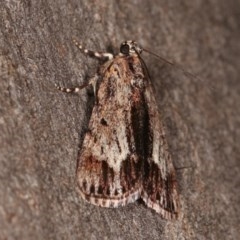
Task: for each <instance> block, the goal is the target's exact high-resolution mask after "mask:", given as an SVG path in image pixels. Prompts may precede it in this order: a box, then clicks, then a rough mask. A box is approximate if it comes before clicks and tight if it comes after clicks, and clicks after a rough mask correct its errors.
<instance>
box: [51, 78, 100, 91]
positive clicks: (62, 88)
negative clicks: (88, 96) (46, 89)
mask: <svg viewBox="0 0 240 240" xmlns="http://www.w3.org/2000/svg"><path fill="white" fill-rule="evenodd" d="M97 80H98V75H97V74H96V75H94V76H93V77H92V78H90V79H89V81H88V82H87V83H84V84H82V85H80V86H77V87H72V88H66V87H60V86H59V85H57V84H55V87H56V88H57V89H58V90H59V91H61V92H65V93H77V92H79V91H80V90H81V89H83V88H86V87H88V86H90V85H92V86H93V91H94V95H96V85H97Z"/></svg>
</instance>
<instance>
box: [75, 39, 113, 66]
mask: <svg viewBox="0 0 240 240" xmlns="http://www.w3.org/2000/svg"><path fill="white" fill-rule="evenodd" d="M73 43H74V44H75V45H76V46H77V47H78V48H79V49H80V50H81V52H83V53H84V54H86V55H87V56H89V57H92V58H97V59H98V60H105V61H107V60H110V59H113V54H112V53H104V52H94V51H91V50H88V49H86V48H84V47H83V46H82V45H81V44H80V43H79V42H77V41H76V40H75V39H73Z"/></svg>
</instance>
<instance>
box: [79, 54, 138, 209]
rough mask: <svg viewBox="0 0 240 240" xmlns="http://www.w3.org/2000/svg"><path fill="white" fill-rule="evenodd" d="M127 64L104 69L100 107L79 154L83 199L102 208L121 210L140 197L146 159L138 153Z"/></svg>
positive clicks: (95, 110) (121, 62)
mask: <svg viewBox="0 0 240 240" xmlns="http://www.w3.org/2000/svg"><path fill="white" fill-rule="evenodd" d="M125 64H126V61H124V60H123V59H121V58H119V59H114V61H112V62H111V63H110V64H109V63H108V67H105V68H104V71H103V70H102V72H104V74H103V79H102V82H101V83H100V86H99V89H98V92H97V104H96V105H95V106H94V108H93V111H92V116H91V118H90V122H89V126H88V128H89V129H88V132H87V133H86V135H85V137H84V141H83V144H82V149H81V152H80V155H79V161H78V168H77V181H78V187H79V190H80V194H81V196H82V197H83V198H84V199H85V200H87V201H88V202H90V203H92V204H95V205H98V206H102V207H118V206H123V205H126V204H127V203H130V202H134V201H135V200H136V199H138V198H140V193H141V186H142V182H141V177H142V171H141V169H142V160H141V159H140V158H139V157H138V155H137V154H136V152H135V140H134V138H133V132H132V131H133V129H132V128H131V103H130V102H131V101H129V98H131V95H132V89H131V81H130V76H127V74H126V71H127V69H125V68H126V66H125Z"/></svg>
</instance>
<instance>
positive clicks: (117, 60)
mask: <svg viewBox="0 0 240 240" xmlns="http://www.w3.org/2000/svg"><path fill="white" fill-rule="evenodd" d="M74 42H75V44H76V45H77V46H78V48H79V49H80V50H82V51H83V52H84V53H85V54H87V55H89V56H91V57H95V58H98V59H101V60H106V62H105V63H104V64H103V65H101V66H100V68H99V71H98V73H97V74H96V75H95V76H94V77H93V78H92V79H90V81H89V83H87V84H84V85H82V86H80V87H76V88H62V87H57V88H58V89H59V90H61V91H63V92H78V91H79V90H80V89H82V88H84V87H86V86H88V85H92V86H93V87H94V92H95V98H96V102H95V106H94V108H93V111H92V115H91V118H90V122H89V126H88V131H87V133H86V135H85V137H84V141H83V144H82V148H81V151H80V155H79V159H78V167H77V182H78V188H79V190H80V194H81V196H82V198H83V199H85V200H86V201H88V202H90V203H92V204H94V205H97V206H101V207H120V206H125V205H126V204H128V203H132V202H134V201H136V200H137V199H139V198H142V199H143V201H144V202H145V203H146V205H147V206H148V207H150V208H152V209H154V210H155V211H156V212H157V213H159V214H160V215H161V216H162V217H164V218H166V219H172V218H176V217H177V215H178V205H179V200H178V193H177V189H176V176H175V170H174V167H173V164H172V159H171V156H170V154H169V151H168V145H167V142H166V139H165V133H164V129H163V125H162V122H161V120H160V115H159V112H158V107H157V102H156V99H155V96H154V92H153V88H152V85H151V82H150V78H149V75H148V72H147V69H146V65H145V63H144V62H143V60H142V58H141V57H140V54H141V52H142V50H143V49H142V48H140V47H139V46H138V45H137V43H136V42H134V41H126V42H123V43H122V44H121V47H120V53H119V54H118V55H116V56H113V55H112V54H110V53H99V52H93V51H89V50H87V49H84V48H83V47H82V46H81V45H80V44H79V43H77V42H76V41H74Z"/></svg>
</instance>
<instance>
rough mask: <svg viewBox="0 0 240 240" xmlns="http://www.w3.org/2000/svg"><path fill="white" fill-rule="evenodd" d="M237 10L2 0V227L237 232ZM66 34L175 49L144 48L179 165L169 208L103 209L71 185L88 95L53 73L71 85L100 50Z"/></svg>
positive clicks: (62, 235) (86, 234) (143, 234)
mask: <svg viewBox="0 0 240 240" xmlns="http://www.w3.org/2000/svg"><path fill="white" fill-rule="evenodd" d="M239 16H240V4H239V2H237V1H233V0H230V1H227V2H226V1H224V0H218V1H217V0H211V1H210V0H208V1H198V2H195V1H190V0H189V1H167V0H160V1H157V0H153V1H151V2H150V1H116V2H114V1H107V0H106V1H87V2H85V1H79V0H78V1H76V0H71V1H66V0H65V1H64V0H61V1H34V0H33V1H30V0H28V1H27V0H25V1H14V0H12V1H2V3H1V6H0V19H1V22H0V24H1V28H0V102H1V105H0V132H1V134H0V179H1V181H0V226H1V231H0V239H218V240H219V239H237V238H238V237H239V234H240V231H239V222H240V217H239V216H240V210H239V209H240V208H239V203H240V201H239V199H240V191H239V190H240V188H239V186H240V170H239V165H240V159H239V156H240V148H239V140H240V138H239V137H240V114H239V113H240V108H239V102H240V94H239V92H240V84H239V74H240V64H239V63H240V61H239V54H240V45H239V39H240V31H239V29H240V26H239V23H240V17H239ZM73 37H74V38H76V39H78V40H79V41H80V42H81V43H83V44H84V46H86V47H88V48H89V49H93V50H102V51H105V50H106V49H113V50H114V52H115V53H117V52H118V48H119V45H120V43H121V41H123V40H128V39H133V40H136V41H138V42H139V43H140V44H141V45H142V46H144V47H145V48H148V49H149V50H151V51H152V52H154V53H157V54H159V55H160V56H161V57H164V58H166V59H167V60H171V61H172V60H174V62H175V65H174V66H170V65H168V64H167V63H166V62H164V61H161V60H159V59H157V58H155V57H154V56H153V55H151V54H147V53H143V58H144V59H145V62H146V64H147V66H148V70H149V72H150V75H151V79H152V82H153V86H154V88H155V92H156V95H157V99H158V104H159V109H160V112H161V115H162V119H163V122H164V125H165V129H166V133H167V140H168V143H169V146H170V151H171V154H172V157H173V161H174V165H175V167H176V169H177V180H178V188H179V194H180V201H181V213H180V216H179V219H178V220H176V221H166V220H163V219H162V218H161V217H160V216H159V215H158V214H157V213H155V212H154V211H152V210H150V209H148V208H146V206H145V205H144V204H143V203H141V202H136V203H134V204H129V205H128V206H126V207H123V208H118V209H104V208H99V207H96V206H92V205H90V204H88V203H85V202H84V201H83V200H82V199H81V198H80V196H79V195H78V193H77V191H76V181H75V171H76V164H77V156H78V150H79V147H81V142H82V139H83V135H84V133H85V131H86V129H87V123H88V120H89V117H90V114H91V108H92V105H93V102H94V100H93V97H92V96H89V95H88V94H87V91H86V90H83V91H81V92H80V93H79V94H72V95H67V94H63V93H61V92H58V91H56V90H55V87H54V83H57V84H60V85H61V86H68V87H69V86H76V85H80V84H82V83H83V82H86V81H87V79H88V78H89V77H90V76H92V75H93V74H94V73H95V71H96V69H97V66H98V62H97V61H94V60H91V59H89V58H87V57H86V56H84V55H83V54H81V53H80V52H79V51H78V49H77V48H76V47H75V46H74V44H73V43H72V38H73ZM179 66H181V67H179ZM183 69H186V70H183ZM189 72H191V73H193V74H189Z"/></svg>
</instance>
